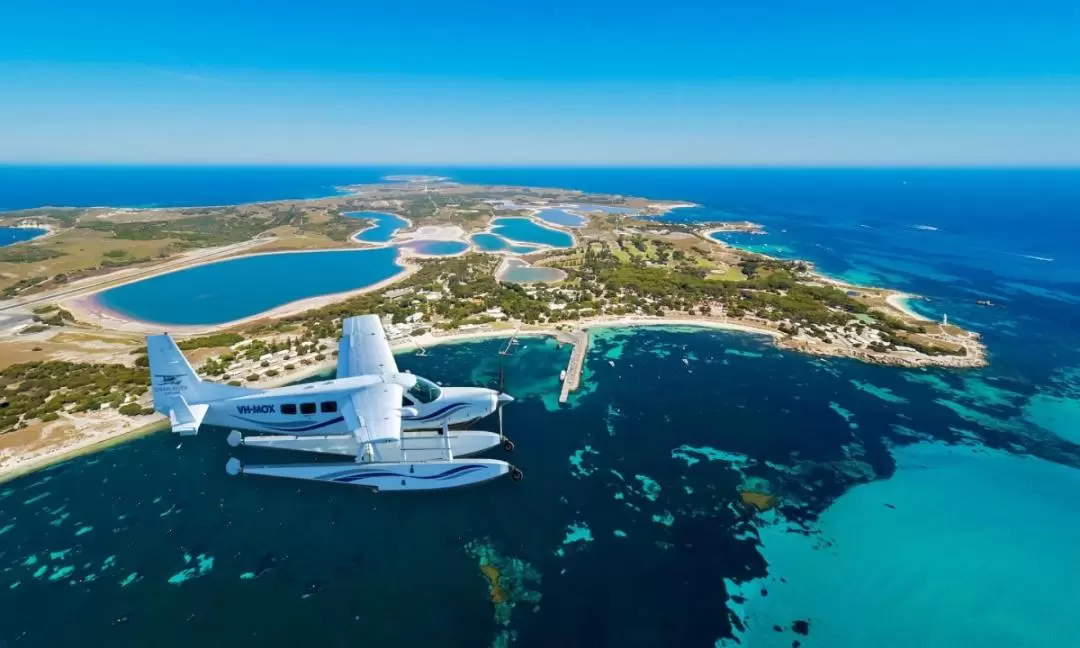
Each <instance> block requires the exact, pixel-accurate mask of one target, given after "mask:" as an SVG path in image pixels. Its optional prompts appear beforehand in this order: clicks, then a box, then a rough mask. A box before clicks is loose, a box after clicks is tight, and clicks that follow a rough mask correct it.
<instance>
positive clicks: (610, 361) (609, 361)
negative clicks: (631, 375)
mask: <svg viewBox="0 0 1080 648" xmlns="http://www.w3.org/2000/svg"><path fill="white" fill-rule="evenodd" d="M607 363H608V364H609V365H611V366H612V367H614V366H615V361H614V360H608V361H607Z"/></svg>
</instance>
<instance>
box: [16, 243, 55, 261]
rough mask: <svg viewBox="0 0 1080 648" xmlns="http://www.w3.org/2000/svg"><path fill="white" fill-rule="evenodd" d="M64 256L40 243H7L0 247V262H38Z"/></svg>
mask: <svg viewBox="0 0 1080 648" xmlns="http://www.w3.org/2000/svg"><path fill="white" fill-rule="evenodd" d="M62 256H64V253H63V252H61V251H59V250H54V249H53V248H49V247H43V246H40V245H9V246H7V247H5V248H0V263H40V262H42V261H47V260H49V259H55V258H57V257H62Z"/></svg>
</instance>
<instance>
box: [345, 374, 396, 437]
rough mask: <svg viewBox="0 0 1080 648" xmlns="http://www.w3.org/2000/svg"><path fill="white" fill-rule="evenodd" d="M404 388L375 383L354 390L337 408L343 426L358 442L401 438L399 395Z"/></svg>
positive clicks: (390, 384)
mask: <svg viewBox="0 0 1080 648" xmlns="http://www.w3.org/2000/svg"><path fill="white" fill-rule="evenodd" d="M404 391H405V388H404V387H402V386H401V385H398V384H396V383H379V384H376V385H372V386H370V387H364V388H362V389H358V390H356V391H354V392H353V393H352V395H351V396H350V397H349V400H347V401H345V403H344V405H343V406H342V408H341V415H342V416H343V417H344V418H345V423H346V425H348V426H349V429H350V430H352V431H353V436H355V437H356V441H357V442H358V443H361V444H363V443H380V442H385V441H396V440H398V439H400V438H401V396H402V394H403V393H404Z"/></svg>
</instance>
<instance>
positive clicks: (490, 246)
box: [469, 232, 540, 254]
mask: <svg viewBox="0 0 1080 648" xmlns="http://www.w3.org/2000/svg"><path fill="white" fill-rule="evenodd" d="M469 238H470V239H471V240H472V242H473V245H475V246H476V247H477V249H479V250H481V251H483V252H502V251H504V250H509V251H510V252H513V253H514V254H528V253H529V252H535V251H537V250H538V249H540V248H537V247H534V246H532V245H514V244H513V243H511V242H510V241H507V240H506V239H504V238H503V237H501V236H498V235H496V234H491V233H489V232H480V233H479V234H473V235H472V236H471V237H469Z"/></svg>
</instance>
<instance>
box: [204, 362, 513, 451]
mask: <svg viewBox="0 0 1080 648" xmlns="http://www.w3.org/2000/svg"><path fill="white" fill-rule="evenodd" d="M421 380H422V379H421ZM376 382H378V379H376V378H373V377H370V376H358V377H354V378H339V379H334V380H325V381H320V382H313V383H306V384H302V385H291V386H288V387H280V388H275V389H266V390H262V391H258V392H254V393H251V394H247V395H243V396H238V397H234V398H226V399H221V400H215V401H210V402H208V403H207V405H209V409H208V411H207V412H206V416H205V418H204V420H203V423H204V424H208V425H217V426H221V427H226V428H233V429H242V430H249V431H253V432H259V433H264V434H289V435H296V436H305V435H335V434H350V433H352V430H351V429H350V427H349V426H348V425H347V423H346V421H345V417H344V416H343V415H342V408H343V407H344V405H345V403H346V402H348V400H349V398H350V397H351V395H352V393H353V392H355V391H356V390H359V389H365V388H368V387H370V386H372V385H373V384H375V383H376ZM421 387H422V388H419V389H411V390H409V391H407V392H406V393H405V396H404V398H403V399H402V403H401V406H402V408H403V409H404V411H403V414H402V419H401V423H402V429H403V430H436V429H441V428H442V427H443V426H444V425H447V426H455V425H462V424H466V423H471V422H473V421H476V420H477V419H480V418H483V417H485V416H488V415H489V414H491V413H493V412H494V411H495V409H496V406H497V404H498V400H497V399H498V394H497V392H495V391H493V390H490V389H484V388H480V387H442V388H439V387H435V386H434V384H433V383H430V382H428V381H423V384H422V385H421ZM424 387H426V388H424ZM425 401H426V402H425Z"/></svg>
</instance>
